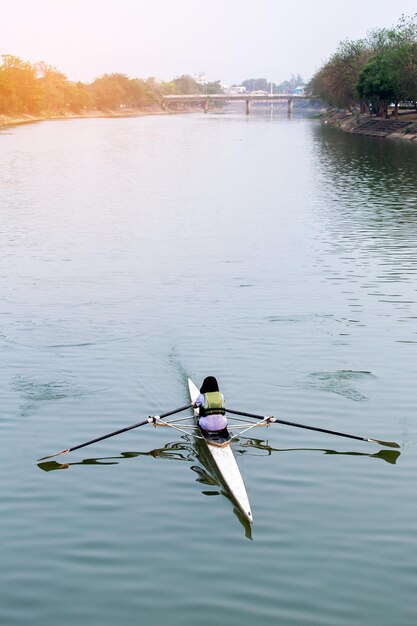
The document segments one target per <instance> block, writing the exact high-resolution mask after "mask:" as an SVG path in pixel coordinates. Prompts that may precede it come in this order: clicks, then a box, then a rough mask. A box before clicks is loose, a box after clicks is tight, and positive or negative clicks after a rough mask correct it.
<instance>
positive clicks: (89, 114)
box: [0, 108, 195, 130]
mask: <svg viewBox="0 0 417 626" xmlns="http://www.w3.org/2000/svg"><path fill="white" fill-rule="evenodd" d="M191 112H195V109H190V110H181V111H172V110H168V109H160V108H155V109H118V110H106V111H96V110H94V111H85V112H83V113H62V114H47V113H43V114H42V113H41V114H39V115H0V130H1V129H4V128H9V127H12V126H21V125H23V124H33V123H35V122H46V121H53V120H72V119H82V118H86V119H87V118H115V117H142V116H144V115H176V114H179V113H191Z"/></svg>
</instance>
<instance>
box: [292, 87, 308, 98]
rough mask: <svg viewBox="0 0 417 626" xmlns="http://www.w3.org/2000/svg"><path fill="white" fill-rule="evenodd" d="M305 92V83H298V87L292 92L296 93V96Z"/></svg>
mask: <svg viewBox="0 0 417 626" xmlns="http://www.w3.org/2000/svg"><path fill="white" fill-rule="evenodd" d="M305 93H306V86H305V85H298V87H296V88H295V89H294V94H296V95H297V96H304V95H305Z"/></svg>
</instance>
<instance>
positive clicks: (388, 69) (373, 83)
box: [358, 53, 400, 116]
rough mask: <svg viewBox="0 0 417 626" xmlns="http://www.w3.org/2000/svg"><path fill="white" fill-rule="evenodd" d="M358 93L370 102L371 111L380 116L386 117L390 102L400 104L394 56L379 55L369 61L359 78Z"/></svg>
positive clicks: (387, 54)
mask: <svg viewBox="0 0 417 626" xmlns="http://www.w3.org/2000/svg"><path fill="white" fill-rule="evenodd" d="M358 93H359V95H360V97H361V98H365V99H367V100H368V101H369V107H370V110H371V111H372V112H373V113H375V114H376V115H378V116H381V115H386V113H387V109H388V105H389V103H390V102H396V103H397V102H398V100H399V97H400V93H399V85H398V72H397V69H396V67H395V64H394V63H393V59H392V55H390V54H389V53H382V54H377V55H375V56H374V57H372V58H371V59H370V60H369V61H368V63H367V64H366V66H365V67H364V69H363V71H362V72H361V74H360V76H359V80H358Z"/></svg>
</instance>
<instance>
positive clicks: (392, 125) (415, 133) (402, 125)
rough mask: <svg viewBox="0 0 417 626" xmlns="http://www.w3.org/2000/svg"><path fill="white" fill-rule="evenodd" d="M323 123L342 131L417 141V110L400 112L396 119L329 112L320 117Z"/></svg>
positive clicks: (392, 117)
mask: <svg viewBox="0 0 417 626" xmlns="http://www.w3.org/2000/svg"><path fill="white" fill-rule="evenodd" d="M322 119H323V121H324V123H325V124H330V125H331V126H336V127H337V128H340V129H341V130H343V131H344V132H347V133H351V134H354V135H367V136H369V137H382V138H389V139H401V140H403V141H408V142H416V143H417V112H414V111H413V112H410V113H405V114H401V115H400V116H399V118H398V119H395V118H394V116H390V117H388V118H387V119H384V118H377V117H371V116H370V115H359V114H356V113H341V112H330V113H325V114H324V115H323V117H322Z"/></svg>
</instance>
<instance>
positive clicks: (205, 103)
mask: <svg viewBox="0 0 417 626" xmlns="http://www.w3.org/2000/svg"><path fill="white" fill-rule="evenodd" d="M204 113H208V98H206V99H205V100H204Z"/></svg>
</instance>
